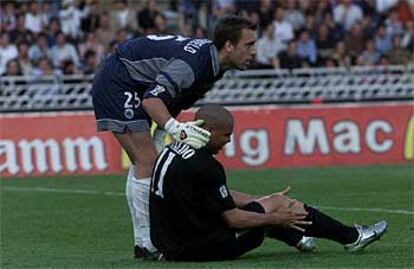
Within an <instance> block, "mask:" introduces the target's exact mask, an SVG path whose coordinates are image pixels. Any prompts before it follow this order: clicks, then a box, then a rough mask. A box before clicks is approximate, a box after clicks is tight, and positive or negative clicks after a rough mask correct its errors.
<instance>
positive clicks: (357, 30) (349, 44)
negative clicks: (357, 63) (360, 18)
mask: <svg viewBox="0 0 414 269" xmlns="http://www.w3.org/2000/svg"><path fill="white" fill-rule="evenodd" d="M345 47H346V51H347V54H348V55H349V56H351V58H352V60H355V59H357V57H358V56H359V54H360V53H361V52H362V50H363V49H364V48H365V40H364V36H363V33H362V27H361V23H360V22H356V23H355V24H354V25H353V26H352V29H351V31H350V32H347V33H346V34H345Z"/></svg>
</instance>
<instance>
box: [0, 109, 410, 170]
mask: <svg viewBox="0 0 414 269" xmlns="http://www.w3.org/2000/svg"><path fill="white" fill-rule="evenodd" d="M231 111H232V113H233V115H234V117H235V132H234V135H233V138H232V142H231V143H229V144H228V145H226V147H225V148H224V150H223V151H222V152H221V153H220V154H219V155H218V159H220V160H221V161H222V162H223V164H224V165H225V167H226V168H230V169H233V168H237V169H239V168H276V167H309V166H340V165H368V164H390V163H410V162H411V163H412V162H413V159H414V111H413V103H412V102H399V103H391V102H389V103H382V104H374V103H369V104H338V105H311V106H289V107H286V106H285V107H283V106H275V105H271V106H239V107H231ZM193 113H194V110H191V111H189V112H185V113H183V115H182V116H181V118H182V119H183V120H185V119H191V117H192V116H193ZM0 126H2V131H1V137H0V175H1V176H2V177H12V176H29V175H30V176H38V175H53V176H55V175H67V174H114V173H121V172H124V170H125V169H126V167H127V162H126V159H125V158H126V157H125V155H123V154H122V152H121V149H120V147H119V146H118V144H117V142H116V141H115V139H114V138H113V137H112V135H111V134H110V133H108V132H105V133H97V132H96V129H95V120H94V116H93V113H92V112H47V113H8V114H2V115H0Z"/></svg>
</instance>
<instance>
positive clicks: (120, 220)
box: [0, 165, 414, 268]
mask: <svg viewBox="0 0 414 269" xmlns="http://www.w3.org/2000/svg"><path fill="white" fill-rule="evenodd" d="M228 178H229V186H230V187H231V188H233V189H236V190H240V191H244V192H249V193H255V194H267V193H270V192H275V191H279V190H282V189H283V188H284V187H285V186H287V185H290V186H291V187H292V189H291V192H290V195H291V196H292V197H294V198H297V199H300V200H302V201H304V202H306V203H308V204H311V205H315V206H318V207H319V208H320V209H321V210H322V211H324V212H325V213H328V214H329V215H331V216H333V217H335V218H337V219H339V220H341V221H343V222H345V223H348V224H353V223H355V222H357V223H361V222H362V223H373V222H375V221H377V220H380V219H385V220H387V221H388V223H389V230H388V232H387V233H386V234H385V235H384V237H383V238H382V240H381V241H379V242H376V243H374V244H373V245H371V246H370V247H368V248H367V249H365V250H364V251H363V252H362V253H357V254H350V253H347V252H345V251H344V250H343V247H342V246H340V245H338V244H335V243H333V242H329V241H326V240H319V241H318V249H317V251H316V252H314V253H311V254H301V253H299V252H298V251H296V250H295V249H292V248H289V247H288V246H286V245H284V244H283V243H281V242H277V241H274V240H269V239H267V240H266V241H265V243H264V244H263V245H262V246H261V247H260V248H258V249H256V250H254V251H252V252H250V253H248V254H246V255H244V256H243V257H241V258H240V259H238V260H236V261H229V262H213V263H200V264H198V263H169V262H148V261H145V262H144V261H141V260H136V259H133V258H132V245H133V243H132V227H131V222H130V216H129V214H128V208H127V205H126V200H125V197H124V196H123V191H124V188H125V176H120V175H113V176H88V177H86V176H70V177H60V178H59V177H57V178H46V177H44V178H16V179H2V180H0V183H1V187H0V190H1V203H0V205H1V222H0V224H1V242H0V255H1V256H0V258H1V266H0V267H1V268H197V267H198V268H276V267H277V268H414V205H413V185H414V169H413V166H410V165H389V166H369V167H346V168H307V169H274V170H270V169H269V170H254V171H252V170H249V171H246V170H244V171H233V172H229V173H228Z"/></svg>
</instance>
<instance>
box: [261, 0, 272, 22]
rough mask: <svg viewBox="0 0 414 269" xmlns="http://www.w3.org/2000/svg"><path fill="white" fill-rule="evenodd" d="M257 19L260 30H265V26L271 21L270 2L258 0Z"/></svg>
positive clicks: (268, 0)
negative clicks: (258, 19)
mask: <svg viewBox="0 0 414 269" xmlns="http://www.w3.org/2000/svg"><path fill="white" fill-rule="evenodd" d="M259 17H260V23H259V26H260V29H266V26H267V25H268V24H269V23H271V22H272V21H273V5H272V1H271V0H260V4H259Z"/></svg>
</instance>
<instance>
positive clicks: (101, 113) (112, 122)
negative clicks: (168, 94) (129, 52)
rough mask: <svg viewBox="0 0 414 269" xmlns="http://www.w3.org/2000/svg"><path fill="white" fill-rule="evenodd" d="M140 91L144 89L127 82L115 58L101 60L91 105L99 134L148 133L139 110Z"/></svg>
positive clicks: (143, 112) (94, 82)
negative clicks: (108, 131)
mask: <svg viewBox="0 0 414 269" xmlns="http://www.w3.org/2000/svg"><path fill="white" fill-rule="evenodd" d="M148 86H149V85H148ZM140 87H141V88H142V87H145V85H142V84H139V83H137V82H136V81H134V80H132V79H131V78H130V76H129V74H128V72H127V69H126V68H125V67H124V65H123V64H122V63H121V62H120V61H119V60H118V59H117V56H116V55H115V54H113V55H111V56H109V57H108V58H106V59H105V60H104V62H103V63H102V64H101V65H100V67H99V68H98V70H97V72H96V74H95V77H94V80H93V85H92V103H93V109H94V111H95V117H96V124H97V129H98V131H107V130H110V131H112V132H115V133H125V132H127V131H129V132H144V131H148V130H149V126H150V119H149V117H148V115H147V114H146V113H145V111H144V110H143V109H142V105H141V100H142V94H141V96H140V94H139V91H138V89H139V88H140ZM141 91H142V90H141Z"/></svg>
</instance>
